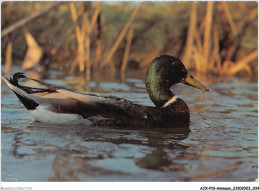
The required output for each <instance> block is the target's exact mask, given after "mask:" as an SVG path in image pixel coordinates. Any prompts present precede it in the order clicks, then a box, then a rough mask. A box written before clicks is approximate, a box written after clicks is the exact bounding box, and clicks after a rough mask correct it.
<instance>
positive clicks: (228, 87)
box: [1, 72, 258, 182]
mask: <svg viewBox="0 0 260 191" xmlns="http://www.w3.org/2000/svg"><path fill="white" fill-rule="evenodd" d="M28 75H30V74H28ZM30 77H33V76H30ZM101 77H102V76H100V77H99V79H98V80H96V79H95V80H92V81H90V82H89V83H86V82H84V80H82V78H81V77H78V76H77V77H76V76H68V75H64V74H62V72H51V73H49V74H48V75H47V76H45V77H43V79H44V80H45V81H46V82H49V83H53V84H56V85H60V86H64V87H66V88H70V89H74V90H79V91H95V92H101V93H107V94H109V95H114V96H118V97H122V98H125V99H129V100H131V101H134V102H136V103H139V104H143V105H153V104H152V102H151V101H150V99H149V97H148V95H147V94H146V90H145V86H144V81H143V78H144V74H143V73H142V74H138V73H136V72H134V73H133V74H128V75H127V77H126V79H125V80H124V81H122V80H120V79H119V78H114V79H111V78H107V79H106V78H104V77H103V78H101ZM198 79H199V80H201V81H202V82H204V83H205V84H207V85H208V87H209V88H210V89H211V90H212V92H211V93H205V94H204V95H203V94H202V93H201V92H200V91H199V90H197V89H194V88H191V87H187V86H184V85H178V86H176V87H174V88H173V89H172V90H173V91H174V92H175V93H176V94H177V95H178V96H179V97H181V98H182V99H184V100H185V102H186V103H187V104H188V105H189V108H190V111H191V123H190V126H189V130H190V131H185V130H184V131H179V130H178V131H176V130H173V129H159V128H153V129H150V128H149V129H139V128H138V127H137V128H136V129H129V128H117V127H102V126H93V125H91V124H77V125H73V124H63V125H51V124H48V125H47V124H44V123H40V122H37V121H35V120H34V118H33V117H32V116H31V115H30V114H29V113H28V112H27V110H26V109H25V108H24V107H23V105H22V104H21V103H20V102H19V100H18V99H17V98H16V96H15V95H14V93H13V92H12V91H11V90H9V89H8V88H7V86H6V85H5V84H3V83H2V89H1V93H2V97H1V99H2V105H1V106H2V108H1V128H2V134H1V138H2V148H1V149H2V150H1V151H2V165H1V166H2V169H1V170H2V174H1V179H2V181H28V182H30V181H255V179H256V178H257V171H258V170H257V169H258V162H257V161H258V159H257V157H258V140H257V139H258V134H257V133H258V121H257V117H258V107H257V104H258V93H257V92H258V87H257V78H256V79H240V78H228V79H227V78H226V79H220V78H217V77H212V76H207V77H206V76H204V77H200V78H199V77H198Z"/></svg>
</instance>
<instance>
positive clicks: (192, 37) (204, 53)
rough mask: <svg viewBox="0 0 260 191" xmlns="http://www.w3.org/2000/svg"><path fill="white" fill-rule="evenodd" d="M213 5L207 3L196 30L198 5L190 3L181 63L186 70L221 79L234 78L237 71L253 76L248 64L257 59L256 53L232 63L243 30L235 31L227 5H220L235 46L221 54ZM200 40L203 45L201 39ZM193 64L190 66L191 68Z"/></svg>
mask: <svg viewBox="0 0 260 191" xmlns="http://www.w3.org/2000/svg"><path fill="white" fill-rule="evenodd" d="M214 3H215V4H216V3H218V2H212V1H209V2H207V7H206V14H205V17H204V19H203V21H202V22H201V24H200V27H199V30H198V29H197V23H196V22H197V9H196V5H197V2H193V3H192V6H191V11H190V23H189V29H188V34H187V39H186V45H185V51H184V54H183V62H184V64H185V65H186V66H187V67H188V68H194V69H195V70H196V71H197V72H201V73H209V72H214V73H219V74H220V75H230V76H231V75H235V74H236V73H238V72H240V71H243V70H244V71H246V72H247V73H248V74H250V75H251V74H252V70H251V68H250V66H249V63H250V62H252V61H253V60H255V59H257V57H258V54H257V52H258V51H257V50H253V51H252V52H251V53H249V54H248V55H246V56H245V57H243V58H240V59H239V60H237V61H235V62H234V61H232V58H234V55H235V54H236V53H237V51H238V48H239V47H240V46H241V45H240V43H241V42H240V41H239V40H240V39H241V37H242V36H243V33H244V29H245V28H244V27H246V26H244V27H240V29H241V31H238V27H237V26H236V24H235V22H234V20H233V17H232V14H231V12H230V10H229V7H228V5H227V3H226V2H219V3H220V5H221V6H222V8H223V11H224V13H225V16H226V20H227V22H228V23H229V26H230V30H231V32H232V34H233V39H234V41H235V43H233V44H232V45H231V47H230V48H229V49H228V50H227V51H225V50H224V51H223V50H220V47H219V45H220V44H221V42H220V39H219V35H220V34H219V31H218V28H221V26H219V24H218V23H217V22H216V21H215V19H214V18H213V13H214ZM256 15H257V14H256V12H254V14H252V13H251V14H249V16H247V18H248V19H252V20H253V19H254V18H255V17H256ZM202 36H203V41H202V40H201V37H202ZM192 63H193V64H192Z"/></svg>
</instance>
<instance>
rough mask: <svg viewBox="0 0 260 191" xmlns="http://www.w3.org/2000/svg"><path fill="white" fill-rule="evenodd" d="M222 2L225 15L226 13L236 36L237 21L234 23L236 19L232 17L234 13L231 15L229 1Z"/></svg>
mask: <svg viewBox="0 0 260 191" xmlns="http://www.w3.org/2000/svg"><path fill="white" fill-rule="evenodd" d="M221 4H222V7H223V9H224V12H225V15H226V17H227V20H228V23H229V25H230V27H231V31H232V33H233V35H234V36H237V27H236V25H235V23H234V20H233V18H232V15H231V13H230V11H229V8H228V5H227V2H225V1H222V2H221Z"/></svg>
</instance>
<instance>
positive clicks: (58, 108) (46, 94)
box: [2, 55, 208, 127]
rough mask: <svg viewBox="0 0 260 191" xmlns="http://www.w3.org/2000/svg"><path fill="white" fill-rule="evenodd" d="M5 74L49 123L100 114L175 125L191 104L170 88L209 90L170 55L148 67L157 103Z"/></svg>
mask: <svg viewBox="0 0 260 191" xmlns="http://www.w3.org/2000/svg"><path fill="white" fill-rule="evenodd" d="M2 78H3V80H4V81H5V83H6V84H7V85H8V86H9V87H10V88H11V89H12V90H13V91H14V93H15V94H16V96H17V97H18V98H19V100H20V101H21V102H22V103H23V105H24V106H25V107H26V109H27V110H28V111H29V112H30V113H31V114H32V115H33V116H34V117H35V118H36V119H37V120H38V121H41V122H45V123H67V122H77V121H78V120H81V119H88V120H90V121H91V120H92V121H93V120H94V119H95V120H96V119H97V118H98V119H99V120H101V121H113V124H129V123H130V124H135V125H138V124H146V125H147V124H149V125H153V126H157V127H174V125H175V124H187V123H189V121H190V113H189V108H188V106H187V104H186V103H185V102H184V101H183V100H182V99H180V98H178V97H177V96H176V95H175V94H174V93H173V92H172V91H171V90H170V88H171V86H173V85H175V84H177V83H183V84H186V85H189V86H192V87H195V88H198V89H201V90H202V91H203V92H204V91H208V89H207V87H206V86H204V85H203V84H202V83H200V82H199V81H198V80H196V79H195V78H194V77H193V76H192V75H191V74H190V73H189V72H188V71H187V69H186V68H185V66H184V65H183V63H182V62H181V61H180V60H179V59H177V58H175V57H173V56H168V55H161V56H158V57H156V58H155V59H154V60H153V61H152V62H151V63H150V65H149V66H148V68H147V72H146V78H145V85H146V89H147V92H148V94H149V97H150V99H151V100H152V102H153V103H154V104H155V107H152V106H144V105H139V104H136V103H133V102H131V101H128V100H125V99H122V98H117V97H112V96H104V95H99V94H95V93H90V92H87V93H81V92H76V91H72V90H68V89H65V88H61V87H58V86H54V85H52V84H48V83H45V82H42V81H40V80H36V79H32V78H28V77H26V76H25V75H24V73H21V72H18V73H15V74H14V75H13V78H10V79H7V78H6V77H4V76H2ZM20 79H26V80H32V81H35V82H38V83H39V84H41V86H44V88H35V87H28V86H22V85H20V84H19V83H18V82H19V80H20Z"/></svg>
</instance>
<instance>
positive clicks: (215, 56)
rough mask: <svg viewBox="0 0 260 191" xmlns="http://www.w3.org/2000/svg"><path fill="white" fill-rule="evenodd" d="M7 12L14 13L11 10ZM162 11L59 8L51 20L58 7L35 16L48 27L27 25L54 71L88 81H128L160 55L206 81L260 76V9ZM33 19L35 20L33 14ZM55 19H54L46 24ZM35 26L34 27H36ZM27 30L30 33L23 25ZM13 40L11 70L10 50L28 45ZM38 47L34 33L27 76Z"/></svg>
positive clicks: (199, 5) (96, 5)
mask: <svg viewBox="0 0 260 191" xmlns="http://www.w3.org/2000/svg"><path fill="white" fill-rule="evenodd" d="M6 4H7V5H9V3H8V2H6ZM154 4H156V5H153V3H151V4H145V3H142V11H139V10H140V8H141V5H137V6H132V5H131V6H130V5H129V4H117V5H106V4H102V2H68V3H64V4H63V5H62V6H59V9H58V8H57V9H58V11H57V12H51V11H49V10H50V8H52V7H50V6H46V7H47V9H46V8H44V7H41V6H42V5H43V4H41V5H40V6H38V7H40V8H39V9H38V10H37V11H35V12H36V13H37V14H36V15H41V16H42V17H40V16H38V17H37V18H38V19H39V20H40V21H41V22H39V23H34V24H33V25H30V26H29V22H26V27H27V28H26V31H31V32H32V31H33V33H32V34H34V36H35V39H37V41H39V42H40V41H43V42H44V43H43V44H44V48H45V47H47V53H49V54H48V56H50V57H51V58H52V60H51V63H52V65H55V64H57V65H58V66H57V67H62V68H65V67H66V68H68V69H69V72H70V73H75V72H79V73H81V74H84V75H85V76H86V77H85V79H87V80H89V79H90V78H91V75H93V73H97V74H98V73H100V72H105V73H109V74H114V73H115V71H117V70H118V71H119V72H120V74H121V76H123V75H124V74H125V71H126V68H127V64H129V65H131V67H132V68H136V69H141V70H145V68H146V67H147V66H148V64H149V63H150V62H151V61H152V59H153V58H154V57H156V56H158V55H160V54H171V55H174V56H176V57H180V58H181V60H182V61H183V63H184V64H185V65H186V67H187V68H188V69H191V70H192V69H193V70H195V71H197V72H200V73H210V72H214V73H217V74H219V75H235V74H237V73H240V72H244V73H246V74H250V75H251V74H252V73H255V72H256V68H257V66H256V65H257V64H256V63H257V62H256V59H257V57H258V55H257V45H256V43H255V41H256V39H257V37H256V36H252V34H255V31H256V30H257V29H255V28H254V27H255V26H256V21H257V15H258V8H257V6H253V3H247V2H237V3H235V2H233V3H232V2H190V3H185V4H182V6H175V4H171V3H169V4H164V5H163V6H161V5H160V6H158V5H159V4H158V3H154ZM15 5H17V3H15ZM26 5H27V4H26V3H24V4H23V6H24V7H23V10H25V8H26V9H27V8H28V6H26ZM59 5H61V4H59ZM231 5H232V6H231ZM234 5H235V6H234ZM255 5H256V4H255ZM3 7H4V8H3V11H4V12H5V15H6V13H9V12H8V11H5V9H7V10H11V11H10V12H14V10H16V11H19V10H18V9H17V6H16V8H15V7H14V6H13V8H12V5H11V4H10V6H3ZM56 7H57V5H56ZM188 7H190V10H189V9H187V8H188ZM234 7H235V8H234ZM21 8H22V6H21ZM46 10H48V12H46ZM187 10H188V11H187ZM241 10H242V11H243V16H241ZM27 11H28V14H31V12H32V10H27ZM47 13H49V14H48V19H47V17H46V18H45V17H43V15H47ZM28 14H27V15H26V16H25V18H34V19H36V18H35V16H34V15H35V14H33V15H31V16H29V17H27V16H28ZM180 14H183V15H185V17H184V16H183V18H188V15H189V16H190V17H189V18H190V19H189V20H187V19H185V20H183V18H182V17H181V16H178V15H180ZM17 15H19V14H17ZM128 15H130V16H128ZM11 16H12V14H11V13H10V14H9V16H6V17H4V18H3V26H4V27H3V28H4V29H5V28H6V29H7V28H9V27H8V23H10V22H11V21H10V18H11ZM32 16H33V17H32ZM137 16H138V19H136V17H137ZM68 17H71V19H68ZM119 17H120V18H119ZM8 19H9V20H8ZM34 19H30V22H33V20H34ZM18 20H19V19H18ZM21 20H24V19H21ZM45 21H46V22H47V23H48V24H46V23H45ZM59 22H60V23H59ZM16 23H21V22H19V21H18V22H16ZM22 23H24V22H22ZM53 23H55V24H53ZM57 23H59V24H57ZM37 24H38V25H37ZM15 25H16V24H15ZM36 26H37V27H38V28H37V27H36ZM19 27H25V26H24V25H22V26H21V24H20V25H19ZM11 28H14V27H11ZM27 29H28V30H27ZM41 30H42V31H41ZM60 31H62V32H60ZM10 33H14V34H13V35H12V34H11V35H10ZM8 35H9V36H4V37H2V40H3V41H4V43H3V47H4V48H3V52H4V53H5V54H3V56H4V57H3V58H5V62H6V63H5V64H6V66H8V62H7V61H8V60H12V58H11V57H10V46H11V45H9V43H12V45H13V47H12V48H13V49H17V48H18V49H19V47H21V42H22V41H21V40H20V41H19V43H20V45H18V46H17V45H14V44H15V43H14V42H17V40H16V35H18V36H19V32H18V31H16V32H15V29H12V30H11V32H9V33H8ZM55 35H56V36H55ZM7 37H8V38H7ZM19 38H20V36H19ZM23 38H24V37H23ZM35 39H34V37H32V35H30V34H29V33H28V34H27V33H26V42H27V44H28V49H27V52H26V54H25V55H26V56H25V57H24V58H21V57H22V56H23V55H24V54H22V53H23V52H22V51H20V52H22V53H19V54H20V55H21V56H20V57H19V59H20V60H23V66H24V68H25V69H31V68H34V67H33V66H34V65H35V64H36V63H37V62H39V60H40V59H41V57H43V56H42V54H43V53H42V50H41V47H40V46H39V45H38V44H37V42H36V40H35ZM29 41H31V42H30V43H29ZM246 43H247V44H246ZM41 44H42V43H41ZM245 44H246V46H245ZM23 46H24V44H23ZM32 47H34V48H32ZM48 48H49V49H48ZM25 49H26V46H24V50H25ZM13 52H14V53H15V54H13V56H16V55H17V51H15V50H13ZM18 52H19V51H18ZM44 53H46V49H44ZM10 58H11V59H10ZM16 60H18V59H17V58H15V59H13V62H14V63H13V64H15V63H16V62H15V61H16ZM29 60H30V61H29ZM129 60H131V62H129ZM28 61H29V62H28ZM64 62H65V63H64ZM66 62H67V63H66ZM9 63H10V62H9ZM252 63H253V64H252ZM9 65H10V64H9ZM64 66H65V67H64ZM10 67H11V66H10ZM7 69H8V67H7ZM6 72H7V71H6Z"/></svg>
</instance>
